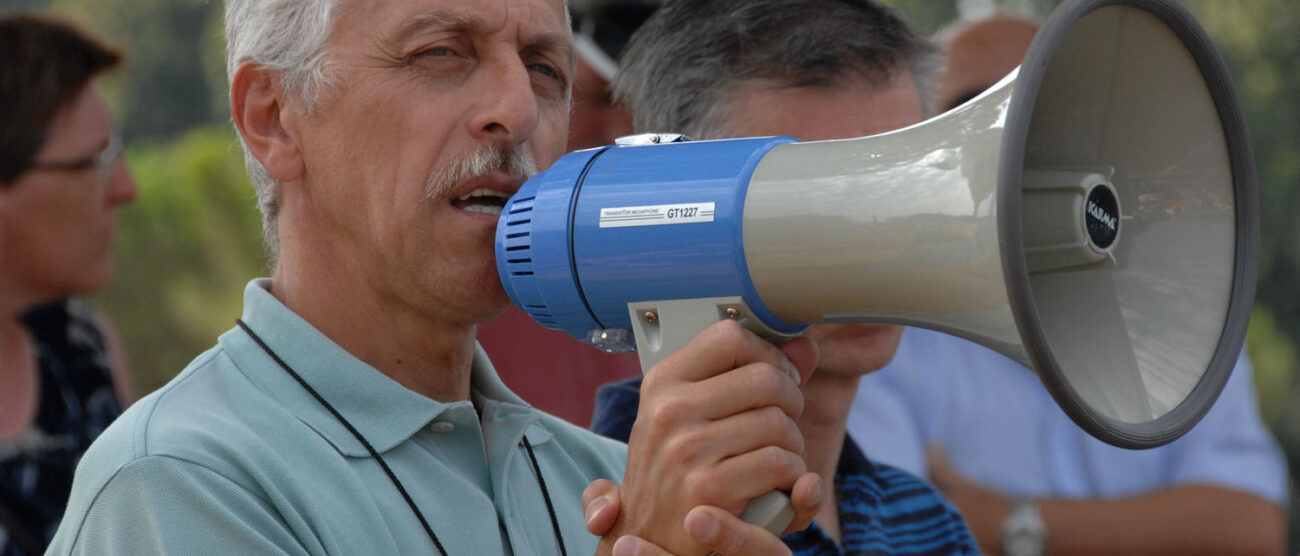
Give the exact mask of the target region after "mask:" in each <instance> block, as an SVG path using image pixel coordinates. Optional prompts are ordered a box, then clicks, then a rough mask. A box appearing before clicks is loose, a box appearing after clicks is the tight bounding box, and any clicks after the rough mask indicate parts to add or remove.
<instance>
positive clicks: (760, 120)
mask: <svg viewBox="0 0 1300 556" xmlns="http://www.w3.org/2000/svg"><path fill="white" fill-rule="evenodd" d="M730 98H732V99H735V100H734V101H733V102H732V103H731V105H730V106H729V110H730V112H729V114H730V117H729V119H728V122H727V123H728V124H729V125H728V130H729V131H731V132H732V133H733V134H735V135H737V136H761V135H789V136H791V137H795V138H798V139H800V140H802V141H821V140H827V139H844V138H849V137H861V136H864V135H875V134H877V133H883V132H886V131H891V130H895V129H899V128H902V127H906V126H909V125H911V124H914V123H917V122H919V121H921V120H922V119H923V118H924V112H923V111H922V109H921V97H920V95H919V94H918V91H917V89H916V83H915V82H913V80H912V78H911V76H910V75H906V74H904V75H901V76H898V77H896V78H895V79H894V80H893V81H892V82H891V83H890V84H888V85H886V86H884V87H873V86H872V85H871V84H870V83H867V82H866V81H864V80H860V79H859V80H850V81H848V82H846V83H840V84H837V85H835V86H833V87H776V86H774V85H773V84H772V83H771V82H767V81H761V80H755V81H749V82H745V83H742V84H741V85H740V86H738V87H736V88H735V89H733V91H732V94H731V95H730ZM902 333H903V329H902V327H900V326H893V325H884V324H823V325H817V326H814V327H812V328H811V329H809V330H808V332H807V334H806V336H808V337H809V338H811V339H813V340H814V341H816V342H817V346H818V348H820V351H821V356H820V359H819V362H818V365H817V375H814V376H826V375H828V374H829V375H839V376H859V375H863V374H866V373H869V372H871V371H874V370H876V369H879V368H881V367H883V366H885V364H887V363H889V360H890V359H893V357H894V352H895V351H896V350H897V349H898V340H899V338H900V337H901V335H902Z"/></svg>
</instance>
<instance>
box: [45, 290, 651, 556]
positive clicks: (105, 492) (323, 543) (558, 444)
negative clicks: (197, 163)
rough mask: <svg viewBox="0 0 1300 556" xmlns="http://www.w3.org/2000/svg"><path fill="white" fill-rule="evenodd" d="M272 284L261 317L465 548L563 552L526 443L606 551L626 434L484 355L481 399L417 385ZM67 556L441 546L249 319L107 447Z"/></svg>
mask: <svg viewBox="0 0 1300 556" xmlns="http://www.w3.org/2000/svg"><path fill="white" fill-rule="evenodd" d="M268 288H270V281H269V280H266V279H261V280H254V281H253V282H251V283H249V285H248V287H247V288H246V289H245V293H244V315H243V319H244V322H246V323H247V324H248V326H249V327H250V328H252V329H253V331H254V332H256V333H257V334H258V335H259V336H261V337H262V339H263V340H264V341H265V342H266V343H267V344H268V345H269V346H270V347H271V349H272V350H274V351H275V352H276V353H277V354H278V355H279V356H280V357H281V358H282V359H284V360H285V362H286V363H288V364H289V366H290V367H292V368H293V369H294V371H296V372H297V373H298V374H299V375H301V376H302V377H303V379H304V380H306V381H307V382H308V383H309V384H311V385H312V387H313V388H315V389H316V390H317V391H318V392H319V393H320V394H321V396H322V397H324V398H325V399H326V400H328V401H329V402H330V403H331V404H332V405H333V406H334V407H335V409H337V410H338V411H339V412H340V413H341V414H342V415H344V416H345V417H346V418H347V419H348V420H349V421H350V422H351V423H352V424H353V426H355V427H356V429H357V430H358V431H359V432H360V433H361V434H362V435H363V436H364V437H365V438H366V439H367V440H368V441H369V442H370V443H371V445H372V446H374V448H375V449H376V450H377V451H378V452H379V453H380V454H381V455H382V456H383V458H384V460H385V461H386V462H387V463H388V465H389V466H390V467H391V468H392V470H393V472H394V474H396V476H397V477H398V479H399V480H400V481H401V482H402V484H403V485H404V486H405V487H406V490H407V491H408V492H409V493H410V495H411V497H412V498H413V500H414V502H415V504H416V505H417V506H418V507H419V508H420V510H421V511H422V512H423V514H424V516H425V518H426V519H427V520H428V521H429V524H430V526H431V527H432V528H433V531H434V533H435V534H437V536H438V538H439V540H440V541H441V542H442V544H443V546H444V547H445V548H446V549H447V551H448V553H450V554H451V555H452V556H460V555H471V554H472V555H477V554H484V555H496V554H519V555H525V554H558V553H559V552H560V550H559V548H558V546H557V544H556V543H557V542H558V541H557V539H556V534H555V532H554V528H553V526H552V523H551V516H550V514H549V513H548V511H547V507H546V500H545V498H544V497H543V494H542V488H541V483H540V482H539V480H538V477H537V474H536V473H535V472H534V469H533V466H532V464H531V462H530V460H529V457H528V453H527V452H526V451H525V448H524V446H523V438H524V437H525V436H526V437H527V438H528V440H529V442H530V443H531V444H532V447H533V450H534V453H535V454H536V457H537V462H538V465H539V466H540V468H541V474H542V478H543V479H544V481H545V486H546V490H547V491H548V493H549V497H550V500H551V502H552V504H553V505H554V508H555V513H556V517H557V519H558V522H559V528H560V531H561V535H560V536H562V537H563V543H564V545H565V548H566V549H567V552H568V553H569V554H591V553H592V552H594V550H595V546H596V541H597V538H596V537H594V536H592V535H590V534H588V533H587V532H586V528H585V526H584V524H583V515H582V500H581V497H582V490H583V488H585V487H586V486H587V484H588V483H590V482H591V481H593V480H595V479H598V478H609V479H614V480H618V479H620V478H621V477H622V474H623V469H624V465H625V463H626V456H627V450H626V447H625V446H624V445H623V444H620V443H617V442H614V441H611V440H608V439H605V438H602V437H599V436H597V435H595V434H593V433H590V432H588V431H586V430H584V429H581V428H578V427H576V426H573V425H571V424H569V423H567V422H565V421H563V420H561V419H558V418H555V417H552V416H549V415H546V414H544V413H541V412H540V411H537V410H535V409H533V408H531V407H529V406H528V404H526V403H524V401H523V400H521V399H519V397H517V396H515V395H514V394H513V393H511V392H510V391H509V390H508V389H507V388H506V387H505V385H503V384H502V383H501V381H500V379H499V378H498V377H497V375H496V372H495V371H494V370H493V368H492V365H491V363H490V362H489V361H488V360H487V357H486V355H485V354H484V353H483V351H482V350H481V349H478V350H476V353H475V359H474V368H473V378H472V398H473V404H471V403H470V402H456V403H449V404H446V403H439V402H437V401H434V400H432V399H429V398H426V397H424V396H421V395H419V394H416V393H415V392H412V391H410V390H407V389H406V388H404V387H402V386H401V385H399V384H398V383H397V382H395V381H393V380H392V379H390V378H388V377H387V376H385V375H383V374H381V373H380V372H378V371H377V370H375V369H374V368H372V367H370V366H369V365H366V364H365V363H363V362H361V361H360V360H358V359H356V358H355V357H353V356H352V355H350V354H349V353H347V352H346V351H344V350H343V349H342V348H340V347H339V346H338V345H336V344H335V343H333V342H332V341H330V340H329V339H328V338H326V337H325V336H324V335H322V334H321V333H320V332H318V331H317V330H316V329H315V328H313V327H312V326H311V325H310V324H308V323H307V322H306V321H304V320H302V319H301V318H299V317H298V316H297V315H295V314H294V313H293V312H291V311H289V310H288V309H287V308H286V307H285V306H284V305H282V304H281V303H280V302H279V301H277V300H276V299H275V298H274V297H272V296H271V294H270V293H269V292H268ZM429 372H438V371H437V370H436V369H430V370H429ZM476 408H477V410H478V411H477V412H476ZM480 414H481V418H480ZM49 553H50V554H74V553H75V554H93V555H111V554H132V555H134V554H358V555H359V554H367V555H369V554H435V553H436V550H435V548H434V545H433V541H432V540H430V538H429V536H428V535H427V534H426V533H425V531H424V529H423V528H422V527H421V525H420V523H419V521H418V518H417V517H416V515H415V514H414V513H413V512H412V511H411V509H410V507H409V506H408V505H407V504H406V502H405V501H404V500H403V499H402V497H401V494H400V493H399V492H398V490H397V488H396V487H395V486H394V485H393V483H392V482H391V481H390V480H389V479H388V477H387V476H386V475H385V474H384V472H383V470H382V468H381V467H380V465H379V463H378V461H377V460H375V459H374V458H372V457H370V456H369V454H368V453H367V452H366V450H365V448H364V447H363V446H362V445H361V444H360V443H359V442H358V441H357V440H356V439H355V438H354V437H353V436H352V435H351V434H350V433H349V432H348V431H347V430H346V429H345V428H344V427H343V425H342V424H340V423H339V422H338V420H336V419H335V418H334V417H333V416H332V415H330V414H329V412H328V411H327V410H326V409H325V408H324V406H322V405H321V404H320V403H319V402H318V401H317V400H316V399H314V398H313V397H312V396H311V395H310V394H309V393H308V392H307V391H306V390H305V389H304V388H303V387H302V386H301V385H300V384H298V383H297V382H296V381H295V380H294V379H293V378H292V377H290V376H289V375H288V373H286V372H285V371H284V370H283V369H282V368H280V366H279V365H277V364H276V363H275V362H274V361H273V360H272V359H271V357H270V356H268V355H267V354H266V353H265V352H264V351H263V350H262V349H261V348H259V347H258V346H257V344H255V343H254V342H253V340H252V339H251V338H250V337H249V336H248V335H247V334H246V333H244V332H243V331H242V330H240V329H239V328H234V329H232V330H230V331H229V332H226V333H225V334H223V335H222V336H221V338H220V339H219V340H218V342H217V345H216V346H215V347H214V348H212V349H210V350H208V351H207V352H205V353H204V354H202V355H200V356H199V357H198V358H197V359H195V360H194V361H193V362H192V363H190V365H189V366H188V367H187V368H186V369H185V370H184V371H183V372H181V374H180V375H179V376H177V377H176V378H175V379H173V380H172V381H171V382H170V383H168V384H167V385H166V386H164V387H163V388H161V389H160V390H158V391H157V392H154V393H153V394H151V395H149V396H147V397H145V398H144V399H142V400H140V401H139V402H137V403H136V404H135V405H133V406H132V407H131V408H130V409H129V410H128V411H127V412H126V413H125V414H124V415H122V417H121V418H119V419H118V420H117V421H116V422H115V423H113V425H112V426H110V427H109V428H108V430H107V431H105V432H104V434H103V435H102V436H100V437H99V439H98V440H96V441H95V443H94V445H92V446H91V447H90V450H89V451H88V452H87V453H86V455H85V456H84V458H83V459H82V461H81V464H80V465H79V466H78V468H77V474H76V480H75V482H74V484H73V489H72V497H71V500H70V501H69V502H68V510H67V513H66V515H65V517H64V521H63V524H62V525H61V526H60V528H59V531H58V534H57V535H56V536H55V539H54V543H53V545H52V546H51V548H50V550H49Z"/></svg>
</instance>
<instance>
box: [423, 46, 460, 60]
mask: <svg viewBox="0 0 1300 556" xmlns="http://www.w3.org/2000/svg"><path fill="white" fill-rule="evenodd" d="M415 55H416V56H428V57H430V58H445V57H447V56H454V55H456V51H455V50H452V49H450V48H444V47H434V48H430V49H428V50H421V51H420V52H417V53H416V54H415Z"/></svg>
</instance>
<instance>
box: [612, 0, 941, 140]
mask: <svg viewBox="0 0 1300 556" xmlns="http://www.w3.org/2000/svg"><path fill="white" fill-rule="evenodd" d="M941 67H942V59H941V50H940V49H939V48H938V47H936V46H935V45H934V44H933V43H931V42H930V41H929V40H928V39H926V38H925V37H923V36H922V35H920V34H918V33H916V32H915V31H914V30H913V29H912V28H911V26H909V25H908V24H907V22H906V21H904V20H903V18H902V17H901V16H900V15H899V14H898V12H896V11H894V10H893V9H892V8H888V7H886V6H882V5H880V4H878V3H877V2H875V1H874V0H676V1H674V2H669V3H668V4H667V5H666V6H664V7H663V8H661V9H660V10H659V11H658V12H656V13H655V15H654V16H652V17H651V18H650V19H649V20H647V21H646V23H645V24H644V25H642V26H641V28H640V29H638V30H637V32H636V34H635V35H633V36H632V39H631V41H630V42H629V43H628V47H627V50H625V51H624V52H623V57H622V61H621V66H620V68H619V73H618V75H617V76H616V77H615V79H614V83H613V90H614V98H615V100H616V101H617V102H619V103H622V104H623V105H625V106H627V107H628V108H629V109H630V110H631V111H632V114H633V118H634V120H635V121H634V124H635V126H636V129H637V131H638V132H679V133H684V134H686V135H687V136H690V137H692V138H695V139H712V138H721V137H727V136H730V135H731V134H730V133H729V132H728V130H727V129H726V126H727V117H728V108H729V103H728V100H729V98H728V95H729V94H731V92H732V91H733V89H734V88H735V87H736V86H737V85H739V84H741V83H742V82H745V81H748V80H752V79H770V80H773V81H776V82H777V83H779V84H781V85H783V86H791V87H816V86H834V85H837V84H840V83H842V82H843V79H844V78H845V77H846V76H854V77H861V78H865V79H866V80H867V81H868V83H870V84H872V85H875V86H883V85H885V84H887V83H889V82H890V81H891V80H892V79H893V78H895V77H896V76H897V73H898V71H899V70H900V69H903V68H905V69H906V70H907V71H909V72H910V73H911V75H912V78H913V80H914V81H915V82H916V86H917V89H918V91H920V92H921V105H922V108H923V109H924V111H925V113H926V114H930V113H931V111H932V109H933V108H932V105H933V104H934V100H933V96H934V94H933V90H934V84H933V81H934V80H933V77H934V75H935V74H936V73H937V72H938V70H939V69H940V68H941Z"/></svg>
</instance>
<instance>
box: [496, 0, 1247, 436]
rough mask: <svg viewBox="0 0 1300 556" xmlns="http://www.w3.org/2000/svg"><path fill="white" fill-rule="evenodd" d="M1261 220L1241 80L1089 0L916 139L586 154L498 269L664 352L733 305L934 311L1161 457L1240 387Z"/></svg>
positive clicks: (1170, 28) (612, 337)
mask: <svg viewBox="0 0 1300 556" xmlns="http://www.w3.org/2000/svg"><path fill="white" fill-rule="evenodd" d="M667 139H668V138H667V137H665V136H651V137H650V139H649V140H643V141H642V142H643V143H645V142H651V143H653V142H656V141H666V140H667ZM1257 213H1258V208H1257V201H1256V190H1255V175H1254V163H1253V160H1252V155H1251V149H1250V144H1249V139H1248V136H1247V132H1246V128H1245V125H1244V123H1243V117H1242V114H1241V110H1240V108H1239V106H1238V101H1237V98H1236V93H1235V92H1234V90H1233V87H1232V84H1231V80H1230V77H1229V74H1228V72H1227V70H1226V69H1225V66H1224V64H1223V61H1222V60H1221V58H1220V57H1219V56H1218V54H1217V53H1216V51H1215V50H1214V48H1213V46H1212V45H1211V42H1210V40H1209V39H1208V38H1207V36H1206V35H1205V33H1204V31H1203V30H1201V29H1200V27H1199V26H1198V25H1197V24H1196V22H1195V21H1194V19H1193V18H1192V17H1191V16H1190V14H1189V13H1188V12H1187V11H1186V10H1185V9H1184V8H1182V7H1181V6H1180V5H1178V4H1177V3H1175V2H1173V1H1170V0H1071V1H1067V2H1065V3H1063V4H1062V5H1061V6H1059V7H1058V8H1057V10H1056V11H1054V12H1053V14H1052V16H1051V18H1049V20H1048V21H1047V22H1046V23H1045V24H1044V26H1043V27H1042V29H1041V30H1040V31H1039V33H1038V35H1037V36H1036V38H1035V39H1034V41H1033V43H1032V45H1031V47H1030V49H1029V52H1028V54H1027V55H1026V57H1025V59H1024V62H1023V63H1022V65H1021V66H1020V68H1018V70H1016V71H1015V72H1013V73H1012V74H1011V75H1009V76H1007V78H1005V79H1004V80H1003V81H1001V82H1000V83H998V84H997V85H995V86H994V87H992V88H991V89H989V90H987V91H985V92H984V93H983V94H981V95H979V96H977V97H976V98H974V99H972V100H970V101H968V102H967V103H966V104H964V105H962V106H960V107H958V108H956V109H954V110H952V111H949V112H947V113H945V114H943V115H940V116H938V117H935V118H932V119H930V120H928V121H925V122H922V123H920V124H917V125H914V126H911V127H908V128H905V129H901V130H898V131H894V132H890V133H884V134H880V135H874V136H869V137H862V138H857V139H847V140H836V141H816V142H804V143H801V142H797V141H795V140H793V139H791V138H786V137H769V138H749V139H738V140H724V141H699V142H668V143H664V144H633V145H615V146H609V147H602V148H597V149H592V150H586V151H579V152H575V153H572V154H569V155H567V156H565V157H563V158H561V159H560V160H559V161H557V162H556V163H555V165H554V166H553V167H551V168H550V169H549V170H548V171H546V172H545V173H542V174H539V175H537V176H535V177H533V178H532V179H531V180H529V181H528V182H527V183H526V184H525V185H524V186H523V188H522V189H521V190H520V191H519V193H517V194H516V195H515V196H514V197H513V198H512V199H511V200H510V201H509V203H508V204H507V205H506V207H505V208H504V209H503V211H502V215H501V220H500V224H499V227H498V230H497V259H498V267H499V270H500V275H501V281H502V283H503V284H504V286H505V289H506V291H507V292H508V294H509V295H510V298H511V299H512V300H514V302H515V303H516V304H517V305H518V306H519V307H520V308H521V309H523V310H524V311H525V312H527V313H529V314H530V315H532V317H533V318H534V319H536V320H537V321H538V322H539V323H541V324H542V325H545V326H548V327H550V328H556V329H562V330H565V331H567V332H568V333H570V334H572V335H573V336H575V337H577V338H579V339H582V340H585V341H589V342H591V343H593V344H594V345H597V346H598V347H602V348H603V349H607V350H618V349H625V348H628V347H630V346H632V345H633V344H635V347H636V349H637V351H638V352H639V353H640V355H641V358H642V362H643V365H644V366H646V367H648V366H649V365H650V364H653V363H654V362H655V361H657V360H658V359H659V358H661V357H663V356H664V355H666V354H667V353H671V352H672V351H675V350H676V349H677V348H679V347H681V346H682V345H683V344H685V342H686V341H687V340H689V339H690V338H691V337H693V336H694V335H695V334H696V333H698V332H699V331H701V330H702V329H703V328H705V327H706V326H708V325H709V324H711V323H712V322H715V321H717V320H718V319H722V318H734V319H737V320H740V321H742V322H744V323H745V324H746V325H747V326H749V327H750V328H752V329H753V330H755V331H757V332H759V333H760V334H761V335H765V336H767V337H770V338H773V339H775V340H779V339H780V338H782V337H787V336H789V335H793V334H798V333H799V332H800V331H801V330H803V328H804V327H806V326H808V325H812V324H817V323H846V322H884V323H897V324H905V325H909V326H921V327H926V328H931V329H936V330H940V331H944V332H948V333H951V334H955V335H958V336H962V337H965V338H967V339H970V340H974V341H976V342H978V343H981V344H983V345H985V346H988V347H990V348H993V349H995V350H997V351H999V352H1001V353H1002V354H1004V355H1006V356H1007V357H1010V358H1011V359H1014V360H1016V361H1019V362H1021V363H1023V364H1025V365H1027V366H1029V367H1031V368H1033V369H1035V370H1036V371H1037V373H1038V375H1039V376H1040V377H1041V378H1042V381H1043V383H1044V384H1045V385H1046V386H1047V388H1048V390H1050V392H1051V393H1052V395H1053V397H1054V398H1055V400H1056V401H1057V402H1058V403H1059V404H1060V405H1061V407H1062V408H1063V409H1064V410H1065V412H1066V413H1067V414H1069V415H1070V417H1071V418H1073V420H1074V421H1075V422H1076V423H1077V424H1078V425H1079V426H1080V427H1082V428H1083V429H1085V430H1086V431H1088V432H1089V433H1091V434H1092V435H1093V436H1095V437H1097V438H1099V439H1101V440H1103V441H1105V442H1108V443H1111V444H1114V445H1117V446H1121V447H1129V448H1142V447H1152V446H1157V445H1160V444H1164V443H1167V442H1169V441H1171V440H1173V439H1175V438H1177V437H1178V436H1180V435H1182V434H1183V433H1185V432H1186V431H1187V430H1188V429H1189V428H1191V427H1192V426H1193V425H1194V424H1195V423H1196V422H1197V421H1198V420H1199V419H1200V418H1201V416H1202V415H1204V413H1205V412H1206V411H1207V410H1208V409H1209V407H1210V405H1211V404H1212V403H1213V402H1214V400H1215V398H1216V397H1217V396H1218V394H1219V392H1220V390H1221V389H1222V388H1223V386H1224V383H1225V382H1226V381H1227V379H1228V375H1229V373H1230V372H1231V369H1232V366H1233V363H1234V361H1235V357H1236V355H1237V353H1238V352H1239V350H1240V347H1241V343H1242V340H1243V338H1244V335H1245V330H1246V325H1247V321H1248V318H1249V313H1250V309H1251V304H1252V301H1253V297H1254V284H1255V275H1256V266H1257V260H1258V231H1257V219H1258V216H1257ZM633 339H634V342H633V341H631V340H633Z"/></svg>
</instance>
